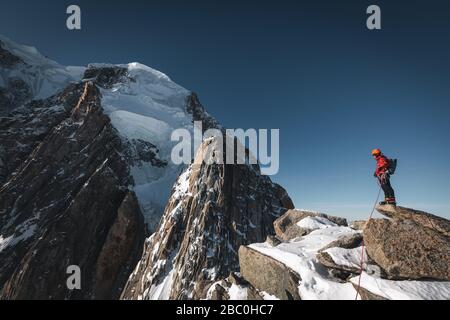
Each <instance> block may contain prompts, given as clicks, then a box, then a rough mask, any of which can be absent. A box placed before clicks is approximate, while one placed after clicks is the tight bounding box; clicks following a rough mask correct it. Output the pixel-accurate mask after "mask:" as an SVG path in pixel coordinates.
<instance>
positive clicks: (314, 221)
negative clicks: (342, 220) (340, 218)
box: [297, 216, 337, 230]
mask: <svg viewBox="0 0 450 320" xmlns="http://www.w3.org/2000/svg"><path fill="white" fill-rule="evenodd" d="M297 226H299V227H301V228H303V229H309V230H317V229H324V228H328V227H335V226H337V224H335V223H334V222H331V221H330V220H328V219H326V218H324V217H319V216H316V217H305V218H303V219H302V220H300V221H299V222H297Z"/></svg>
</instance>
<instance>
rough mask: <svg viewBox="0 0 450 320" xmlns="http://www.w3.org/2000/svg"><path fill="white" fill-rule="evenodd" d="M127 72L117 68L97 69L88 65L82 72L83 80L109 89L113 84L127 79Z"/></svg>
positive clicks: (124, 69)
mask: <svg viewBox="0 0 450 320" xmlns="http://www.w3.org/2000/svg"><path fill="white" fill-rule="evenodd" d="M127 74H128V70H127V69H126V68H122V67H118V66H107V67H98V66H95V65H89V66H88V68H87V69H86V71H85V72H84V78H85V79H88V80H92V81H94V82H95V84H96V85H98V86H100V87H102V88H105V89H110V88H111V87H112V86H113V85H114V84H115V83H118V82H121V81H124V80H125V79H129V78H128V76H127Z"/></svg>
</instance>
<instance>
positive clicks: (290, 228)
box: [273, 209, 347, 241]
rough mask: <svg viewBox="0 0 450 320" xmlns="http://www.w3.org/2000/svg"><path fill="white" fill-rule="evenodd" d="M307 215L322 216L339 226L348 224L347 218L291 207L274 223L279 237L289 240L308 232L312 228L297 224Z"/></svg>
mask: <svg viewBox="0 0 450 320" xmlns="http://www.w3.org/2000/svg"><path fill="white" fill-rule="evenodd" d="M306 217H322V218H325V219H328V220H330V221H331V222H333V223H335V224H337V225H339V226H347V220H346V219H344V218H339V217H333V216H329V215H326V214H324V213H318V212H311V211H304V210H297V209H291V210H288V211H287V212H286V213H285V214H283V215H282V216H281V217H279V218H278V219H276V220H275V222H274V224H273V225H274V228H275V233H276V235H277V236H278V238H280V239H282V240H284V241H288V240H292V239H294V238H297V237H301V236H304V235H306V234H308V233H309V232H310V231H311V230H309V229H306V228H302V227H300V226H298V225H297V222H299V221H300V220H302V219H304V218H306Z"/></svg>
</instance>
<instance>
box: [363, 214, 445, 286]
mask: <svg viewBox="0 0 450 320" xmlns="http://www.w3.org/2000/svg"><path fill="white" fill-rule="evenodd" d="M364 242H365V245H366V250H367V253H368V255H369V256H370V257H371V258H372V259H373V260H374V261H375V262H376V263H377V264H378V265H379V266H380V267H382V268H383V269H384V270H385V271H386V272H387V273H388V275H389V276H390V277H391V278H405V279H423V278H425V279H426V278H431V279H439V280H450V238H449V237H447V236H445V235H444V234H442V233H441V232H438V231H436V230H435V229H431V228H427V227H423V226H422V225H420V224H418V223H417V222H416V221H413V220H398V219H394V220H387V219H372V220H370V221H369V222H368V223H367V225H366V227H365V228H364Z"/></svg>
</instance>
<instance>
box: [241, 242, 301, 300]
mask: <svg viewBox="0 0 450 320" xmlns="http://www.w3.org/2000/svg"><path fill="white" fill-rule="evenodd" d="M239 263H240V267H241V274H242V276H243V277H244V278H245V280H247V281H248V282H249V283H250V284H252V286H254V287H255V288H258V289H259V290H262V291H265V292H267V293H269V294H271V295H274V296H276V297H277V298H279V299H281V300H300V296H299V293H298V285H299V283H300V281H301V279H300V276H299V275H298V274H297V273H296V272H294V271H293V270H291V269H290V268H288V267H287V266H285V265H284V264H283V263H281V262H279V261H277V260H275V259H273V258H271V257H269V256H266V255H264V254H262V253H260V252H258V251H256V250H253V249H252V248H250V247H247V246H241V247H240V248H239Z"/></svg>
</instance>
